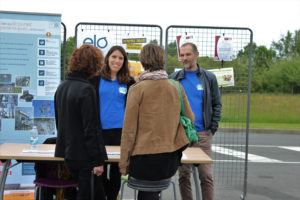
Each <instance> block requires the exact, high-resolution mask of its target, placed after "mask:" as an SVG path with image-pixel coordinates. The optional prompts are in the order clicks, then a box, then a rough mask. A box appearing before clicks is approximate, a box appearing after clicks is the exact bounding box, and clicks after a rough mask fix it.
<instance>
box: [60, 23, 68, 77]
mask: <svg viewBox="0 0 300 200" xmlns="http://www.w3.org/2000/svg"><path fill="white" fill-rule="evenodd" d="M66 41H67V27H66V25H65V24H64V23H63V22H61V44H62V45H61V47H62V48H61V56H60V62H61V64H60V66H61V71H60V75H61V76H60V79H61V80H65V70H66V64H67V63H66V56H67V55H66Z"/></svg>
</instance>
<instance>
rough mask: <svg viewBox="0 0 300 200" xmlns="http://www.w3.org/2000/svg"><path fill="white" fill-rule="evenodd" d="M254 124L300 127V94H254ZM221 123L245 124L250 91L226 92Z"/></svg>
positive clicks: (223, 98)
mask: <svg viewBox="0 0 300 200" xmlns="http://www.w3.org/2000/svg"><path fill="white" fill-rule="evenodd" d="M250 99H251V103H250V128H265V129H300V95H287V94H279V95H276V94H251V98H250ZM222 103H223V108H222V118H221V124H220V127H223V128H234V127H237V128H244V127H245V126H246V125H245V124H246V119H247V94H243V93H241V94H223V95H222Z"/></svg>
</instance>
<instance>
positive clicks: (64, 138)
mask: <svg viewBox="0 0 300 200" xmlns="http://www.w3.org/2000/svg"><path fill="white" fill-rule="evenodd" d="M54 106H55V120H56V127H57V130H58V134H57V142H56V149H55V156H57V157H63V158H66V159H69V160H80V161H88V162H92V163H93V166H100V165H103V164H104V161H105V160H107V154H106V149H105V145H104V143H103V138H102V133H101V129H100V120H99V111H98V109H96V108H97V95H96V91H95V88H94V87H93V85H91V84H90V82H89V81H87V80H85V79H83V78H82V77H81V76H80V75H79V74H76V73H71V74H69V75H68V77H67V79H66V80H65V81H64V82H63V83H61V84H60V85H59V87H58V88H57V90H56V93H55V97H54Z"/></svg>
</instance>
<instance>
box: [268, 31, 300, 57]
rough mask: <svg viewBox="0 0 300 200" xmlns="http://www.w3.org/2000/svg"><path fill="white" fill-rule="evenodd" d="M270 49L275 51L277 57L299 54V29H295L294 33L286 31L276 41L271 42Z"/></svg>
mask: <svg viewBox="0 0 300 200" xmlns="http://www.w3.org/2000/svg"><path fill="white" fill-rule="evenodd" d="M271 49H273V50H275V51H276V52H277V55H278V57H279V58H290V57H294V56H297V55H300V30H296V31H295V33H294V34H292V33H291V32H290V31H288V32H287V34H286V35H281V38H280V40H279V41H278V42H275V41H273V42H272V44H271Z"/></svg>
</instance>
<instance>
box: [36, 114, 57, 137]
mask: <svg viewBox="0 0 300 200" xmlns="http://www.w3.org/2000/svg"><path fill="white" fill-rule="evenodd" d="M34 125H35V126H37V129H38V134H39V135H55V118H34Z"/></svg>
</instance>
